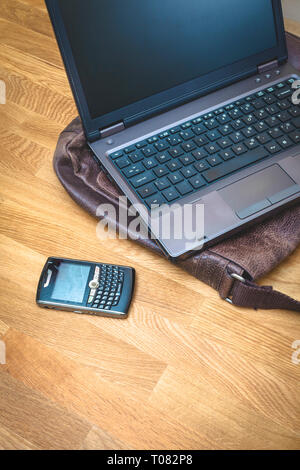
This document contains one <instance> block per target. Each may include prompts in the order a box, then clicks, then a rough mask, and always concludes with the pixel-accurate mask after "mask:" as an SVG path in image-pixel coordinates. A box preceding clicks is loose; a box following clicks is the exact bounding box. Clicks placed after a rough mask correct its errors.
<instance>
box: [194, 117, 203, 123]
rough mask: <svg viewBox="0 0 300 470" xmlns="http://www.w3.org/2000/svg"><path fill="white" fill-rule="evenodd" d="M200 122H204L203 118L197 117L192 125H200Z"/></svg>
mask: <svg viewBox="0 0 300 470" xmlns="http://www.w3.org/2000/svg"><path fill="white" fill-rule="evenodd" d="M200 122H202V118H201V117H197V118H195V119H193V120H192V123H193V124H199V123H200Z"/></svg>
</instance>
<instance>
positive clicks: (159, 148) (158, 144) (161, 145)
mask: <svg viewBox="0 0 300 470" xmlns="http://www.w3.org/2000/svg"><path fill="white" fill-rule="evenodd" d="M154 147H155V148H156V150H157V151H158V152H163V151H164V150H166V149H168V148H169V147H170V145H169V144H168V142H166V141H163V142H156V144H154Z"/></svg>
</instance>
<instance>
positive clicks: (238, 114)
mask: <svg viewBox="0 0 300 470" xmlns="http://www.w3.org/2000/svg"><path fill="white" fill-rule="evenodd" d="M228 114H229V116H230V117H231V119H238V118H239V117H241V116H243V113H242V112H241V111H240V110H239V108H234V109H232V110H231V111H229V113H228Z"/></svg>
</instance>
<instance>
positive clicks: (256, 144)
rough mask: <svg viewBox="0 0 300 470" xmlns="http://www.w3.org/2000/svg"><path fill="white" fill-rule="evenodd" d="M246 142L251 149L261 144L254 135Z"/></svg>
mask: <svg viewBox="0 0 300 470" xmlns="http://www.w3.org/2000/svg"><path fill="white" fill-rule="evenodd" d="M244 143H245V145H246V147H248V149H249V150H252V149H255V148H256V147H258V146H259V143H258V142H257V140H255V139H254V137H251V139H248V140H246V141H245V142H244Z"/></svg>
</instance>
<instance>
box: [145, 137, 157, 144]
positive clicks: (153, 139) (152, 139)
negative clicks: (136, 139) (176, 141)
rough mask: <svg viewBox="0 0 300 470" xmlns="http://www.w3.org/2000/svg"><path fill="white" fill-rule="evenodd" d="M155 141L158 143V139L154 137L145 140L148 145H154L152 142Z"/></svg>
mask: <svg viewBox="0 0 300 470" xmlns="http://www.w3.org/2000/svg"><path fill="white" fill-rule="evenodd" d="M157 141H158V137H157V136H156V135H155V136H153V137H149V139H147V142H148V144H154V142H157Z"/></svg>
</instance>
